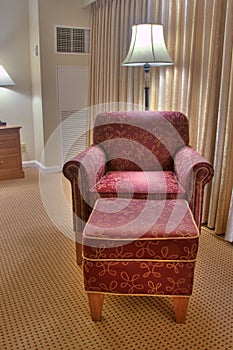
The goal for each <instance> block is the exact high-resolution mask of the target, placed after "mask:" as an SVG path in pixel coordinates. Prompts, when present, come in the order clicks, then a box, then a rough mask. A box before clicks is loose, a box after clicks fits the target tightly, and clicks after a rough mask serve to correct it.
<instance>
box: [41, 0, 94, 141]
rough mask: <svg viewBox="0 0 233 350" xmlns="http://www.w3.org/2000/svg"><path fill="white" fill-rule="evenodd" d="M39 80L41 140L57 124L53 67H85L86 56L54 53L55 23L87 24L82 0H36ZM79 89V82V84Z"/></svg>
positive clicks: (54, 71)
mask: <svg viewBox="0 0 233 350" xmlns="http://www.w3.org/2000/svg"><path fill="white" fill-rule="evenodd" d="M38 4H39V6H38V8H39V28H40V49H39V50H40V54H41V80H42V82H41V83H42V100H43V125H44V141H45V143H46V142H47V141H48V140H49V137H50V135H51V134H52V133H53V131H54V130H55V129H56V127H57V125H58V110H57V85H56V84H57V83H56V68H57V66H87V65H88V61H89V56H88V55H77V54H56V53H55V26H56V25H68V26H80V27H89V17H90V8H85V9H83V8H82V0H49V1H48V0H39V1H38ZM80 89H82V84H80Z"/></svg>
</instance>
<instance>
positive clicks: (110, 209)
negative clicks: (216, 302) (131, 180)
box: [83, 198, 199, 296]
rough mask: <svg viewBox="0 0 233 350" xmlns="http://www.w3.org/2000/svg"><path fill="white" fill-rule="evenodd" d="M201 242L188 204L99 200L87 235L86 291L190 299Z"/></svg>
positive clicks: (85, 258)
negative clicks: (188, 297)
mask: <svg viewBox="0 0 233 350" xmlns="http://www.w3.org/2000/svg"><path fill="white" fill-rule="evenodd" d="M198 237H199V230H198V228H197V226H196V224H195V222H194V219H193V216H192V214H191V211H190V209H189V206H188V203H187V202H186V201H185V200H156V201H153V200H151V201H147V200H135V199H133V200H132V199H129V200H128V199H119V198H118V199H100V200H98V201H97V202H96V205H95V208H94V210H93V212H92V214H91V216H90V218H89V221H88V223H87V224H86V226H85V229H84V232H83V273H84V283H85V290H86V291H87V292H99V293H113V294H127V295H128V294H133V295H163V296H165V295H167V296H171V295H179V296H181V295H182V296H190V295H191V294H192V288H193V278H194V268H195V260H196V257H197V250H198Z"/></svg>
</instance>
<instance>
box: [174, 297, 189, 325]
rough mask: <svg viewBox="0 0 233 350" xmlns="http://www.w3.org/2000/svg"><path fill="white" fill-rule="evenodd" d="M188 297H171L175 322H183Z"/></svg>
mask: <svg viewBox="0 0 233 350" xmlns="http://www.w3.org/2000/svg"><path fill="white" fill-rule="evenodd" d="M188 303H189V297H173V305H174V311H175V317H176V323H185V318H186V313H187V309H188Z"/></svg>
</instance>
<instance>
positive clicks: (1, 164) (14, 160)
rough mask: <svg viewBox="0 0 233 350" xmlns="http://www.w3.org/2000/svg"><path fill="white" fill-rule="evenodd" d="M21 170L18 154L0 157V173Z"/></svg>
mask: <svg viewBox="0 0 233 350" xmlns="http://www.w3.org/2000/svg"><path fill="white" fill-rule="evenodd" d="M19 168H21V158H20V156H19V154H8V155H0V172H1V173H4V172H9V170H12V171H14V170H16V169H19Z"/></svg>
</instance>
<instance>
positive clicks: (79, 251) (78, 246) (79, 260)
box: [75, 242, 83, 265]
mask: <svg viewBox="0 0 233 350" xmlns="http://www.w3.org/2000/svg"><path fill="white" fill-rule="evenodd" d="M82 247H83V246H82V244H81V243H79V242H75V248H76V261H77V264H78V265H82Z"/></svg>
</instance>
